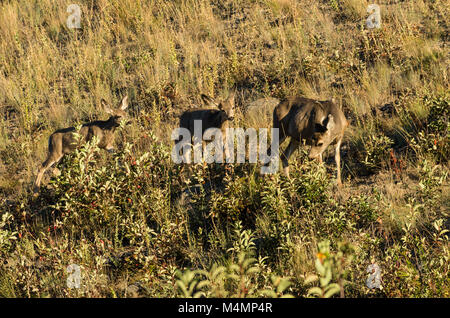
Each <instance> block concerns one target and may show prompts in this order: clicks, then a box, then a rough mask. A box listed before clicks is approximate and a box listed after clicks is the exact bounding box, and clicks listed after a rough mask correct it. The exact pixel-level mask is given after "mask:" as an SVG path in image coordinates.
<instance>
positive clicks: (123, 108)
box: [120, 95, 128, 110]
mask: <svg viewBox="0 0 450 318" xmlns="http://www.w3.org/2000/svg"><path fill="white" fill-rule="evenodd" d="M127 107H128V95H126V96H125V97H124V98H123V99H122V104H121V105H120V109H121V110H125V109H127Z"/></svg>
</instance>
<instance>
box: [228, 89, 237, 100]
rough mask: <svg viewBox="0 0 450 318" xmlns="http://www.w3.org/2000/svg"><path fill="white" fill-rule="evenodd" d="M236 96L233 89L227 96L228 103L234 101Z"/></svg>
mask: <svg viewBox="0 0 450 318" xmlns="http://www.w3.org/2000/svg"><path fill="white" fill-rule="evenodd" d="M235 96H236V90H235V89H233V90H232V91H231V92H230V94H229V95H228V101H230V102H231V101H234V97H235Z"/></svg>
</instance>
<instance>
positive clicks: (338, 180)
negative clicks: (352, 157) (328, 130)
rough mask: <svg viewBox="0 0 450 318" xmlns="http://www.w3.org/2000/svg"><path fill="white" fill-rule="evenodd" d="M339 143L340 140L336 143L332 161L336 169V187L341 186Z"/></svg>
mask: <svg viewBox="0 0 450 318" xmlns="http://www.w3.org/2000/svg"><path fill="white" fill-rule="evenodd" d="M341 142H342V138H341V139H339V141H338V142H337V143H336V149H335V153H334V160H335V161H336V167H337V184H338V186H342V181H341Z"/></svg>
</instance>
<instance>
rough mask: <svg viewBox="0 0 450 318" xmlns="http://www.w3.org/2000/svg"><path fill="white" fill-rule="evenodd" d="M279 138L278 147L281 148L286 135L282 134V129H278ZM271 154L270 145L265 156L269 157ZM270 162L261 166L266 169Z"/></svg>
mask: <svg viewBox="0 0 450 318" xmlns="http://www.w3.org/2000/svg"><path fill="white" fill-rule="evenodd" d="M278 131H279V137H278V145H277V146H278V147H280V146H281V144H282V143H283V142H284V141H285V140H286V137H287V136H286V134H285V133H284V130H283V129H279V130H278ZM271 153H272V145H271V144H270V145H269V147H268V148H267V156H268V157H269V156H270V154H271ZM269 163H270V161H269V162H267V163H265V164H264V165H263V166H265V167H267V166H268V165H269Z"/></svg>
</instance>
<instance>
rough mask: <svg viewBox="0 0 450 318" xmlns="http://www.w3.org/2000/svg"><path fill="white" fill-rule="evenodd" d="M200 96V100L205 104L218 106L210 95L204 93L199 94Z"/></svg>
mask: <svg viewBox="0 0 450 318" xmlns="http://www.w3.org/2000/svg"><path fill="white" fill-rule="evenodd" d="M200 97H201V98H202V101H203V103H204V104H205V105H207V106H209V105H212V106H215V107H219V106H218V105H217V104H216V102H215V101H214V99H212V98H211V97H209V96H207V95H205V94H201V95H200Z"/></svg>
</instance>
